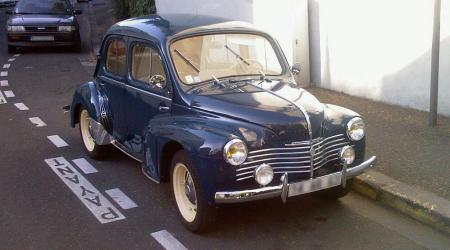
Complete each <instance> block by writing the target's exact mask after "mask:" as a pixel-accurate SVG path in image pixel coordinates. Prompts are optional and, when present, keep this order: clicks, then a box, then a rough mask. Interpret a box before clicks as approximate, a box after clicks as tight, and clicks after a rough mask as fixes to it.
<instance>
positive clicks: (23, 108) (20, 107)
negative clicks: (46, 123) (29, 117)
mask: <svg viewBox="0 0 450 250" xmlns="http://www.w3.org/2000/svg"><path fill="white" fill-rule="evenodd" d="M14 106H16V107H17V108H18V109H19V110H22V111H23V110H29V108H28V107H27V106H26V105H25V104H23V103H21V102H19V103H14Z"/></svg>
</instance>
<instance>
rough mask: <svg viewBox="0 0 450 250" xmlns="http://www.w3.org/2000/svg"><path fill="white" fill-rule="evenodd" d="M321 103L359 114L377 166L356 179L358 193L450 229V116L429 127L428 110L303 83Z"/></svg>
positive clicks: (439, 226) (442, 227)
mask: <svg viewBox="0 0 450 250" xmlns="http://www.w3.org/2000/svg"><path fill="white" fill-rule="evenodd" d="M306 89H307V90H308V91H310V92H311V93H312V94H314V95H315V96H316V97H317V98H318V99H319V100H320V101H321V102H324V103H330V104H336V105H340V106H343V107H346V108H349V109H352V110H354V111H356V112H358V113H359V114H360V115H362V116H363V118H364V121H365V122H366V127H367V144H366V148H367V151H366V157H368V156H372V155H376V156H377V157H378V158H377V160H378V161H377V165H376V166H375V168H374V170H372V171H369V172H368V173H367V174H363V175H361V176H359V177H358V178H357V183H358V185H357V187H355V188H356V189H357V191H358V192H360V193H364V194H365V195H367V196H369V197H371V198H373V199H376V200H378V201H381V202H382V203H385V204H386V205H389V206H391V207H394V208H395V209H397V210H400V211H401V212H403V213H406V214H408V215H409V216H412V217H414V218H416V219H418V220H420V221H422V222H424V223H427V224H429V225H431V226H433V227H436V228H439V229H441V230H443V231H447V232H450V228H449V226H450V205H449V204H450V202H449V200H450V118H447V117H442V116H441V117H439V120H438V126H437V127H434V128H431V127H429V126H428V113H427V112H423V111H417V110H413V109H408V108H402V107H398V106H393V105H388V104H384V103H380V102H375V101H371V100H368V99H363V98H358V97H353V96H349V95H346V94H342V93H338V92H334V91H330V90H325V89H321V88H317V87H309V88H306Z"/></svg>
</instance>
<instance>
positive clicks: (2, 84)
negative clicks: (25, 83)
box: [0, 80, 9, 87]
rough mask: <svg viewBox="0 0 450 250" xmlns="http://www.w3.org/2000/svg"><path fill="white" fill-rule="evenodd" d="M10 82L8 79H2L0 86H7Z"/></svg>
mask: <svg viewBox="0 0 450 250" xmlns="http://www.w3.org/2000/svg"><path fill="white" fill-rule="evenodd" d="M8 85H9V84H8V80H1V81H0V86H1V87H6V86H8Z"/></svg>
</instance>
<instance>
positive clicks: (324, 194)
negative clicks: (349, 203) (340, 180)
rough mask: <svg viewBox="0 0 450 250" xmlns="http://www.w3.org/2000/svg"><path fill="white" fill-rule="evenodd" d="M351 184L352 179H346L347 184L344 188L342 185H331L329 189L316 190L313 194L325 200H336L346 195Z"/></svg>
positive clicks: (350, 188)
mask: <svg viewBox="0 0 450 250" xmlns="http://www.w3.org/2000/svg"><path fill="white" fill-rule="evenodd" d="M352 185H353V179H350V180H347V185H346V186H345V188H343V187H342V186H337V187H332V188H329V189H325V190H321V191H319V192H316V193H315V194H314V195H316V196H318V197H320V198H322V199H327V200H337V199H339V198H342V197H344V196H346V195H347V194H348V193H349V192H350V191H351V190H352Z"/></svg>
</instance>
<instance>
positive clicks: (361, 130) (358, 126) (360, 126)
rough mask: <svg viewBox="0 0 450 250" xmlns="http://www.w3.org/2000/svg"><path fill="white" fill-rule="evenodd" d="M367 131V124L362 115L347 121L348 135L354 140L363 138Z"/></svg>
mask: <svg viewBox="0 0 450 250" xmlns="http://www.w3.org/2000/svg"><path fill="white" fill-rule="evenodd" d="M365 133H366V132H365V124H364V121H363V120H362V119H361V118H360V117H355V118H353V119H351V120H350V121H349V122H348V123H347V135H348V138H350V139H351V140H352V141H359V140H361V139H362V138H364V135H365Z"/></svg>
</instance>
